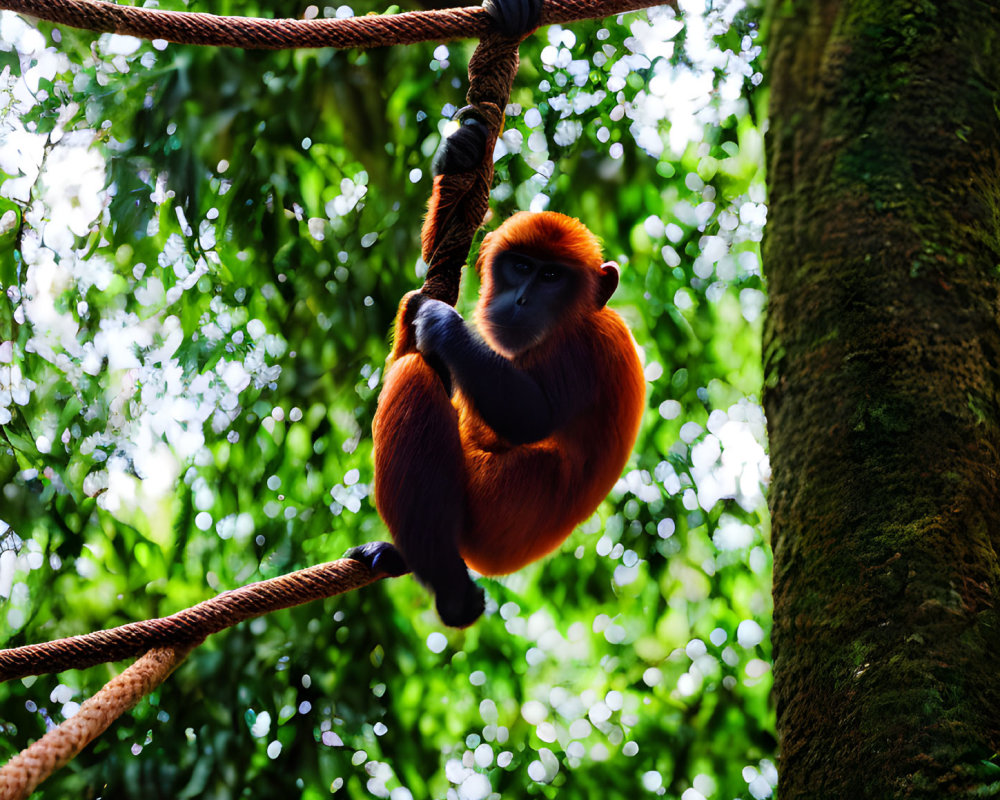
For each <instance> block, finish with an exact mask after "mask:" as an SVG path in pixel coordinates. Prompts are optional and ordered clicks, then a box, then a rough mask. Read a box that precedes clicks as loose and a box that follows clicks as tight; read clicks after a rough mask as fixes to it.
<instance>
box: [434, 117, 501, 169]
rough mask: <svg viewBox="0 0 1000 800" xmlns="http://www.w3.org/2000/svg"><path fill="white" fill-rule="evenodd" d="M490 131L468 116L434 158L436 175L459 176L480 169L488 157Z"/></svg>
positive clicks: (445, 141)
mask: <svg viewBox="0 0 1000 800" xmlns="http://www.w3.org/2000/svg"><path fill="white" fill-rule="evenodd" d="M487 138H489V131H488V130H487V128H486V125H484V124H483V123H482V122H481V121H480V120H478V119H476V118H475V117H472V116H467V117H465V118H464V119H463V120H462V124H461V126H460V127H459V129H458V130H457V131H455V132H454V133H453V134H452V135H451V136H449V137H448V138H447V139H445V140H444V144H442V145H441V149H440V150H438V153H437V155H436V156H435V157H434V174H435V175H457V174H458V173H460V172H470V171H471V170H474V169H475V168H476V167H478V166H479V165H480V164H481V163H482V161H483V158H484V157H485V155H486V140H487Z"/></svg>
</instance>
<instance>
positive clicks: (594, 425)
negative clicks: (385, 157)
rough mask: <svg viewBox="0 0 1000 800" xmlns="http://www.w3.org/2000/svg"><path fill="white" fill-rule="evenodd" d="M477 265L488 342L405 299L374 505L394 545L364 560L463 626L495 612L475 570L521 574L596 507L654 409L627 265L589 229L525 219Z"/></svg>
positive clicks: (527, 215) (434, 308) (510, 225)
mask: <svg viewBox="0 0 1000 800" xmlns="http://www.w3.org/2000/svg"><path fill="white" fill-rule="evenodd" d="M477 268H478V270H479V273H480V277H481V282H482V283H481V289H480V296H479V302H478V304H477V306H476V312H475V318H476V323H477V326H478V336H477V335H476V334H474V333H473V332H472V331H471V330H470V329H469V327H468V326H467V325H466V323H465V321H464V320H463V319H462V317H461V316H460V315H459V314H458V312H457V311H456V310H455V309H453V308H452V307H451V306H449V305H448V304H446V303H442V302H441V301H438V300H433V299H430V298H427V297H425V296H424V295H421V294H417V293H410V294H408V295H407V296H405V297H404V298H403V300H402V302H401V303H400V308H399V313H398V316H397V324H396V343H395V347H394V350H393V361H392V363H391V366H390V367H389V369H388V371H387V373H386V376H385V380H384V383H383V387H382V391H381V394H380V396H379V400H378V409H377V411H376V414H375V419H374V423H373V426H372V433H373V440H374V460H375V486H374V496H375V505H376V507H377V508H378V510H379V513H380V514H381V515H382V518H383V519H384V520H385V522H386V524H387V526H388V527H389V530H390V531H391V533H392V536H393V539H394V541H395V548H393V547H392V545H389V544H388V543H385V542H376V543H373V544H372V545H366V546H363V547H362V548H356V549H355V550H356V551H358V552H355V553H354V557H360V558H361V559H362V560H365V561H366V562H367V563H369V565H370V566H373V568H378V569H382V570H384V571H386V572H388V573H389V574H401V573H402V572H405V571H407V569H410V570H412V571H413V572H414V573H415V574H416V576H417V577H418V578H419V579H420V580H421V581H422V582H423V583H425V584H426V585H428V586H429V587H430V588H431V589H432V590H433V592H434V594H435V596H436V604H437V610H438V614H439V616H440V617H441V620H442V622H444V623H445V624H446V625H451V626H454V627H465V626H467V625H470V624H471V623H472V622H474V621H475V620H476V619H477V618H478V617H479V615H480V614H481V613H482V611H483V607H484V600H483V594H482V591H481V589H480V588H479V587H478V586H477V585H476V584H475V583H474V582H473V580H472V579H471V578H470V577H469V573H468V569H467V567H471V568H472V569H474V570H475V571H476V572H478V573H480V574H482V575H505V574H508V573H510V572H514V571H516V570H518V569H520V568H521V567H523V566H525V565H526V564H528V563H531V562H533V561H535V560H537V559H539V558H541V557H543V556H545V555H546V554H548V553H549V552H551V551H552V550H553V549H555V548H556V547H558V546H559V545H560V544H561V543H562V541H563V540H564V539H565V538H566V537H567V536H568V535H569V534H570V533H571V532H572V530H573V529H574V528H575V527H576V526H577V525H578V524H579V523H581V522H583V521H584V520H585V519H587V518H588V517H589V516H590V515H591V514H592V513H593V512H594V511H595V509H596V508H597V506H598V505H600V503H601V501H602V500H603V499H604V497H605V495H606V494H607V493H608V492H609V491H610V490H611V488H612V487H613V486H614V484H615V481H616V480H617V479H618V477H619V475H620V474H621V470H622V468H623V467H624V465H625V462H626V461H627V460H628V457H629V454H630V453H631V451H632V446H633V444H634V442H635V439H636V436H637V435H638V430H639V422H640V419H641V417H642V412H643V409H644V405H645V380H644V376H643V371H642V367H641V364H640V362H639V357H638V354H637V352H636V348H635V345H634V343H633V340H632V336H631V334H630V333H629V331H628V328H627V327H626V326H625V323H624V322H623V321H622V319H621V317H620V316H619V315H618V314H617V313H615V312H614V311H612V310H611V309H609V308H607V306H606V303H607V301H608V299H609V298H610V297H611V295H612V293H613V292H614V291H615V289H616V288H617V286H618V277H619V273H618V266H617V264H615V263H614V262H606V261H604V260H603V258H602V256H601V250H600V246H599V244H598V242H597V239H596V237H595V236H594V235H593V234H592V233H591V232H590V231H589V230H588V229H587V228H586V227H585V226H584V225H583V223H581V222H579V221H578V220H575V219H573V218H571V217H567V216H564V215H562V214H557V213H555V212H541V213H531V212H520V213H518V214H515V215H514V216H512V217H511V218H510V219H508V220H507V221H506V222H505V223H504V224H503V225H501V226H500V227H499V228H498V229H497V230H496V231H494V232H492V233H490V234H488V235H487V237H486V238H485V239H484V241H483V244H482V246H481V248H480V252H479V258H478V261H477ZM442 375H444V376H445V378H446V380H442V377H441V376H442ZM366 548H367V549H366Z"/></svg>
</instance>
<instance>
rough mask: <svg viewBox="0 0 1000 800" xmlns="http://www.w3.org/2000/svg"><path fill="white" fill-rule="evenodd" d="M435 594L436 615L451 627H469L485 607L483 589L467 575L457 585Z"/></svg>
mask: <svg viewBox="0 0 1000 800" xmlns="http://www.w3.org/2000/svg"><path fill="white" fill-rule="evenodd" d="M435 595H436V596H435V605H436V606H437V612H438V616H439V617H441V621H442V622H443V623H444V624H445V625H448V626H450V627H452V628H467V627H469V626H470V625H471V624H472V623H473V622H475V621H476V620H477V619H479V617H480V616H482V613H483V609H484V608H485V607H486V600H485V597H484V594H483V590H482V589H480V588H479V587H478V586H477V585H476V584H475V582H474V581H473V580H472V578H469V577H468V576H466V579H465V580H464V581H463V582H462V583H460V584H459V585H458V586H455V585H452V586H451V587H450V588H449V589H448V590H447V591H437V592H436V593H435Z"/></svg>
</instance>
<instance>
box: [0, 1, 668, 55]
mask: <svg viewBox="0 0 1000 800" xmlns="http://www.w3.org/2000/svg"><path fill="white" fill-rule="evenodd" d="M655 5H671V6H676V0H546V1H545V2H544V3H543V4H542V13H541V19H540V21H539V25H553V24H557V23H565V22H574V21H577V20H582V19H592V18H596V17H606V16H611V15H614V14H620V13H624V12H626V11H637V10H639V9H642V8H647V7H649V6H655ZM0 9H7V10H8V11H16V12H19V13H22V14H28V15H30V16H33V17H37V18H38V19H43V20H46V21H48V22H54V23H58V24H61V25H68V26H70V27H74V28H82V29H84V30H91V31H98V32H104V33H119V34H125V35H130V36H138V37H140V38H143V39H165V40H166V41H169V42H174V43H177V44H196V45H211V46H217V47H242V48H247V49H260V50H285V49H291V48H298V47H336V48H351V47H355V48H369V47H386V46H388V45H394V44H413V43H415V42H426V41H447V40H450V39H461V38H480V37H482V35H483V34H485V33H487V32H488V31H491V30H494V23H493V21H492V19H491V18H490V16H489V14H488V13H487V12H486V11H485V10H484V9H482V8H480V7H478V6H471V7H468V8H451V9H443V10H429V11H405V12H403V13H400V14H377V15H376V14H371V15H366V16H361V17H348V18H346V19H313V20H301V19H261V18H258V17H225V16H216V15H214V14H202V13H197V12H186V11H160V10H157V9H149V8H136V7H134V6H120V5H116V4H114V3H108V2H103V0H0Z"/></svg>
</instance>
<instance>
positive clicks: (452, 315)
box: [413, 298, 465, 356]
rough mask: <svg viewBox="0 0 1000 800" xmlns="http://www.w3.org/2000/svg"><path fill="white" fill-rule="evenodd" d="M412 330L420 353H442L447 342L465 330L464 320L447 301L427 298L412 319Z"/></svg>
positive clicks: (426, 354) (425, 354)
mask: <svg viewBox="0 0 1000 800" xmlns="http://www.w3.org/2000/svg"><path fill="white" fill-rule="evenodd" d="M413 332H414V334H415V335H416V341H417V350H418V351H419V352H420V353H421V355H424V356H434V355H443V350H444V349H445V348H446V347H447V346H448V343H449V342H453V341H454V340H455V339H456V338H457V337H458V336H460V335H461V334H462V333H464V332H465V321H464V320H463V319H462V316H461V314H459V313H458V312H457V311H456V310H455V309H454V308H452V307H451V306H450V305H448V304H447V303H443V302H441V301H440V300H432V299H431V298H427V299H426V300H424V301H423V302H422V303H421V304H420V308H419V309H418V310H417V314H416V316H415V317H414V319H413Z"/></svg>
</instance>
